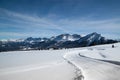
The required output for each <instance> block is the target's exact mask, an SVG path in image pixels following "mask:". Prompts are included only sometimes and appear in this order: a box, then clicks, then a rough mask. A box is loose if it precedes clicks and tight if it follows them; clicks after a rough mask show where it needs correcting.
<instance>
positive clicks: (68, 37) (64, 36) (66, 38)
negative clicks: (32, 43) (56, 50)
mask: <svg viewBox="0 0 120 80" xmlns="http://www.w3.org/2000/svg"><path fill="white" fill-rule="evenodd" d="M80 38H81V36H80V35H77V34H73V35H70V34H61V35H58V36H56V37H54V39H53V40H54V41H57V42H60V41H75V40H78V39H80Z"/></svg>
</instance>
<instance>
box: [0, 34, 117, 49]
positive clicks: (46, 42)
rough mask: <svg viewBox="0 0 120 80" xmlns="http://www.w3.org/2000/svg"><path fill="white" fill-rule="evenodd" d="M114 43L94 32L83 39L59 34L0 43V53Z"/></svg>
mask: <svg viewBox="0 0 120 80" xmlns="http://www.w3.org/2000/svg"><path fill="white" fill-rule="evenodd" d="M116 42H118V41H117V40H112V39H106V38H105V37H103V36H101V34H98V33H96V32H93V33H91V34H88V35H86V36H84V37H82V36H81V35H78V34H73V35H70V34H61V35H58V36H54V37H51V38H32V37H29V38H26V39H18V40H14V41H10V40H8V41H0V51H14V50H38V49H39V50H44V49H45V50H46V49H62V48H76V47H87V46H93V45H100V44H110V43H116Z"/></svg>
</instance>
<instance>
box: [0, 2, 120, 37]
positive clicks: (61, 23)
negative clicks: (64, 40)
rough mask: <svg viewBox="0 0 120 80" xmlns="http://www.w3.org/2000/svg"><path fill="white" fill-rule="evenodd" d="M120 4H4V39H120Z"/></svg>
mask: <svg viewBox="0 0 120 80" xmlns="http://www.w3.org/2000/svg"><path fill="white" fill-rule="evenodd" d="M119 4H120V0H0V39H19V38H26V37H30V36H31V37H51V36H55V35H58V34H63V33H70V34H88V33H92V32H98V33H100V34H102V35H103V36H105V37H108V38H120V5H119Z"/></svg>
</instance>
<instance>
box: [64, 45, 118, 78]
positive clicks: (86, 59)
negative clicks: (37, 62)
mask: <svg viewBox="0 0 120 80" xmlns="http://www.w3.org/2000/svg"><path fill="white" fill-rule="evenodd" d="M111 46H112V45H103V46H95V47H88V48H83V49H80V50H74V51H72V52H69V53H66V55H64V58H65V59H67V60H68V61H70V62H71V63H73V64H74V65H76V67H79V69H81V70H82V74H83V76H84V80H120V66H119V65H118V64H117V65H116V64H114V63H116V62H117V63H119V61H120V53H119V52H120V43H117V44H115V48H112V47H111ZM106 60H107V61H106ZM108 60H110V61H113V62H112V63H111V62H109V61H108Z"/></svg>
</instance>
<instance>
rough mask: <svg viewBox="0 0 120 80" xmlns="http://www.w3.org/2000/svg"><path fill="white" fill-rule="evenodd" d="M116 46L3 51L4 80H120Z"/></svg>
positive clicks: (119, 45) (1, 73) (0, 56)
mask: <svg viewBox="0 0 120 80" xmlns="http://www.w3.org/2000/svg"><path fill="white" fill-rule="evenodd" d="M114 45H115V48H112V44H109V45H99V46H93V47H84V48H74V49H67V50H65V49H63V50H46V51H45V50H42V51H37V50H33V51H11V52H1V53H0V80H120V76H119V74H120V65H119V63H120V53H119V52H120V43H116V44H114ZM116 63H117V64H116Z"/></svg>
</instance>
